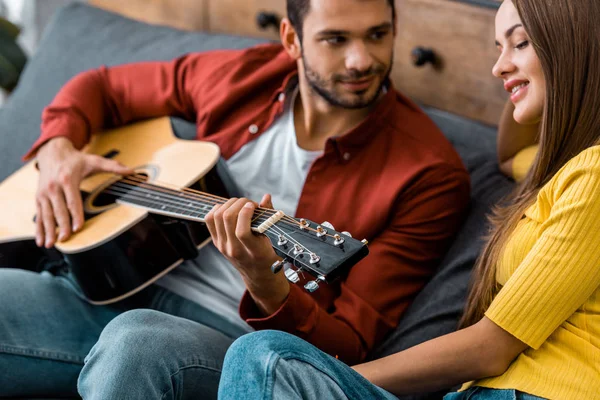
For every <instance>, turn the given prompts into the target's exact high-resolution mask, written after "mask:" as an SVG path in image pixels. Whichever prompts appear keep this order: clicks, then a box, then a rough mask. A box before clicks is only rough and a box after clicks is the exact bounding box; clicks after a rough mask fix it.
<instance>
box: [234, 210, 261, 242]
mask: <svg viewBox="0 0 600 400" xmlns="http://www.w3.org/2000/svg"><path fill="white" fill-rule="evenodd" d="M254 210H256V205H255V204H254V203H253V202H251V201H246V202H245V204H244V206H243V207H242V209H241V210H240V212H239V217H238V220H237V225H236V227H235V236H236V237H237V238H238V239H239V240H240V241H241V242H242V243H244V245H245V246H247V245H248V244H249V243H248V242H249V241H250V240H251V239H253V238H254V234H253V233H252V217H253V216H254Z"/></svg>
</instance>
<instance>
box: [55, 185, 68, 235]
mask: <svg viewBox="0 0 600 400" xmlns="http://www.w3.org/2000/svg"><path fill="white" fill-rule="evenodd" d="M50 204H51V205H52V212H53V214H54V219H55V221H56V222H57V223H58V240H59V241H63V240H65V239H67V238H68V237H69V236H71V216H70V215H69V210H68V209H67V205H66V203H65V197H64V195H63V192H62V191H61V190H59V191H57V192H56V193H54V194H53V195H52V196H50Z"/></svg>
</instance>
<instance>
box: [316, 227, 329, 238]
mask: <svg viewBox="0 0 600 400" xmlns="http://www.w3.org/2000/svg"><path fill="white" fill-rule="evenodd" d="M325 235H327V229H323V227H322V226H321V225H319V226H317V237H323V236H325Z"/></svg>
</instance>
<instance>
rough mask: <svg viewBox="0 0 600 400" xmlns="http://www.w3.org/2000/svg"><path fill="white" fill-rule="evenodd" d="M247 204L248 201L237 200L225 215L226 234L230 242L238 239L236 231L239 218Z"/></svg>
mask: <svg viewBox="0 0 600 400" xmlns="http://www.w3.org/2000/svg"><path fill="white" fill-rule="evenodd" d="M247 202H248V200H247V199H236V201H235V202H233V203H231V206H230V207H229V208H228V209H227V210H225V212H224V213H223V223H224V226H225V232H227V240H228V241H230V240H235V238H236V234H235V231H236V227H237V224H238V216H239V214H240V210H241V209H242V207H244V204H246V203H247Z"/></svg>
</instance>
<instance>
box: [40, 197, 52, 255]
mask: <svg viewBox="0 0 600 400" xmlns="http://www.w3.org/2000/svg"><path fill="white" fill-rule="evenodd" d="M39 203H40V207H41V209H42V220H43V221H42V222H43V224H44V237H45V243H44V246H45V247H46V248H47V249H49V248H51V247H52V246H53V245H54V243H55V242H56V222H55V221H54V214H53V213H52V206H51V205H50V200H48V198H46V197H42V198H41V199H40V200H39Z"/></svg>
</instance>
